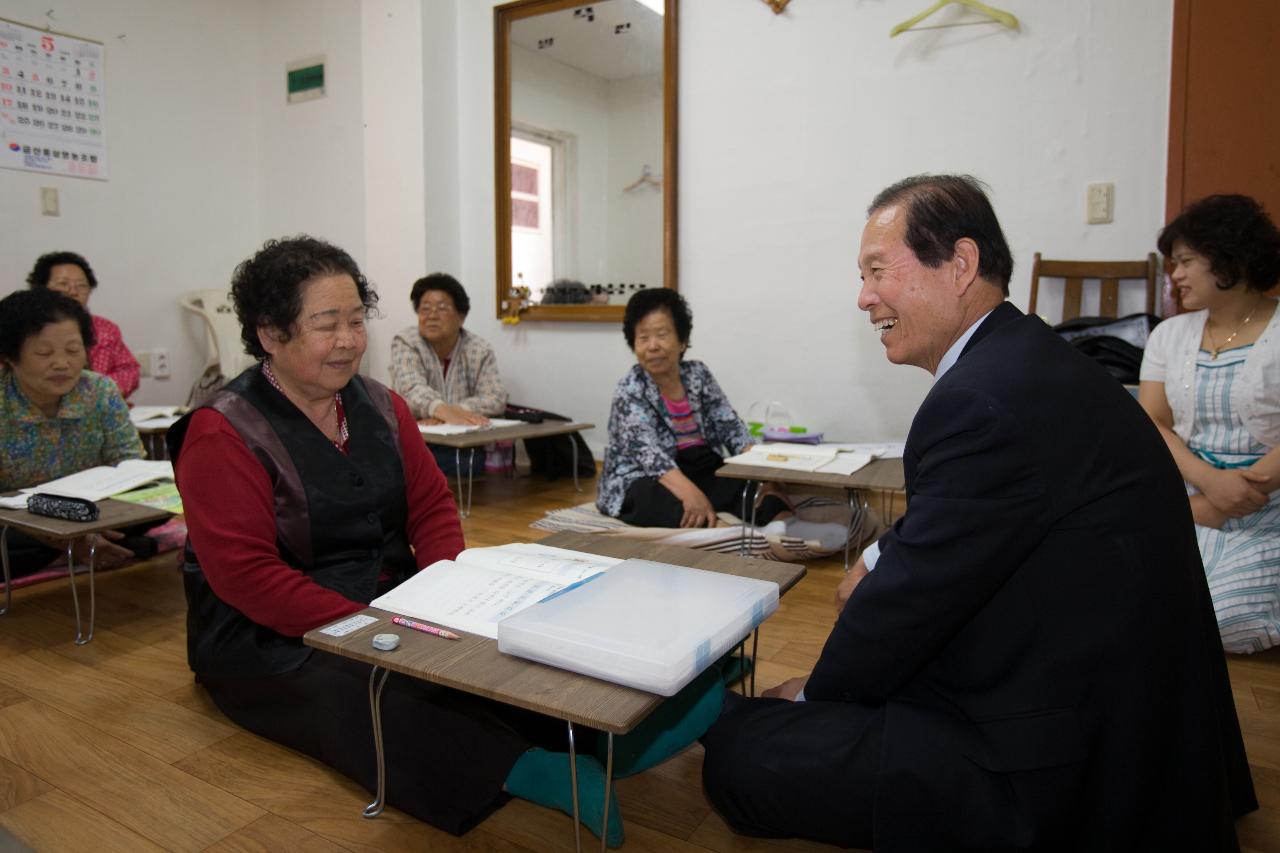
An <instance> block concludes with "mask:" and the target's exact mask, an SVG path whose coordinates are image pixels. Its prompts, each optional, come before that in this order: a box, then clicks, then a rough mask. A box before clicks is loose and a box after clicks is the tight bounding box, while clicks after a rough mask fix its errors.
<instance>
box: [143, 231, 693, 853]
mask: <svg viewBox="0 0 1280 853" xmlns="http://www.w3.org/2000/svg"><path fill="white" fill-rule="evenodd" d="M231 294H232V299H233V302H234V304H235V310H236V315H237V317H238V318H239V321H240V327H241V337H242V339H243V340H244V344H245V348H246V350H247V351H248V352H249V353H251V354H252V355H254V356H255V357H256V358H257V359H258V361H259V363H258V364H256V365H254V366H252V367H250V368H248V369H247V370H245V371H244V372H243V373H241V374H240V375H239V376H238V377H236V378H235V379H234V380H232V381H231V383H230V384H228V385H227V386H226V387H225V388H223V389H222V390H220V391H219V392H218V393H217V394H216V395H215V396H213V397H212V398H211V399H210V400H209V401H208V402H207V403H206V404H205V405H204V406H202V407H200V408H198V409H197V410H196V411H194V412H192V413H191V414H190V415H188V416H186V417H185V418H183V419H182V420H181V421H179V422H178V423H177V424H175V425H174V426H173V428H172V429H171V430H170V431H169V436H168V443H169V451H170V456H171V458H172V459H173V460H174V473H175V476H176V479H177V484H178V490H179V491H180V492H181V494H182V502H183V507H184V509H185V511H186V520H187V529H188V533H189V538H188V542H187V548H186V555H185V556H186V559H185V563H184V566H183V569H184V571H183V584H184V587H185V591H186V598H187V608H188V609H187V656H188V662H189V664H190V666H191V669H192V670H193V671H194V672H195V676H196V680H197V681H198V682H199V683H200V684H202V685H203V686H204V687H205V688H206V689H207V690H208V692H209V695H210V696H211V697H212V699H213V701H214V703H215V704H216V705H217V706H218V707H219V708H220V709H221V710H222V712H223V713H224V714H226V715H227V717H229V718H230V719H231V720H232V721H234V722H235V723H237V724H238V725H240V726H242V727H244V728H245V729H248V730H249V731H251V732H254V733H255V734H258V735H260V736H262V737H265V738H268V739H270V740H274V741H276V742H278V743H282V744H284V745H285V746H288V747H290V748H292V749H296V750H298V751H299V752H302V753H304V754H306V755H310V756H313V757H314V758H316V759H318V760H320V761H323V762H325V763H326V764H328V765H330V766H331V767H334V768H335V769H337V770H338V771H339V772H341V773H344V774H346V775H347V776H350V777H351V778H353V779H356V780H357V781H359V782H360V783H362V784H364V785H365V786H366V787H368V788H370V789H372V788H373V787H374V786H375V761H374V752H373V744H372V742H371V740H370V738H369V737H368V734H369V732H370V731H371V730H372V720H371V717H370V712H369V702H368V698H367V694H368V684H369V669H368V666H367V665H365V664H361V663H359V662H357V661H354V660H350V659H347V658H343V657H339V656H336V655H329V654H324V653H314V652H313V651H312V650H311V649H309V648H308V647H307V646H305V645H304V644H303V642H302V636H303V634H305V633H306V632H307V631H309V630H311V629H313V628H318V627H320V626H322V625H326V624H328V623H330V622H333V621H335V620H337V619H341V618H343V617H346V616H349V615H351V614H353V613H358V612H359V611H361V610H363V609H364V608H365V607H366V606H367V605H368V604H369V602H370V601H372V600H373V599H374V598H375V597H377V596H379V595H381V594H383V593H385V592H386V591H387V590H389V589H390V588H391V587H393V586H395V585H396V584H398V583H400V582H401V581H403V580H405V579H406V578H407V577H409V576H410V575H412V574H414V573H416V572H418V571H419V570H421V569H423V568H424V567H426V566H430V565H432V564H434V563H436V562H438V561H441V560H451V559H453V558H454V557H456V556H457V555H458V553H459V552H460V551H461V550H462V549H463V545H464V543H463V538H462V527H461V525H460V523H459V521H458V512H457V508H456V506H455V505H454V501H453V498H452V496H451V495H450V494H449V490H448V487H447V486H446V484H445V480H444V477H443V476H442V475H441V473H440V469H439V468H438V467H437V466H436V464H435V462H434V460H433V459H432V457H431V454H430V453H429V452H428V451H427V448H426V445H425V444H424V443H423V441H422V438H421V435H420V433H419V432H418V426H417V423H416V422H415V421H414V418H413V414H412V413H411V412H410V410H409V406H408V404H407V403H406V402H405V401H404V399H403V398H401V397H400V396H398V395H397V394H395V393H394V392H392V391H391V390H389V389H388V388H386V387H385V386H383V385H381V384H380V383H378V382H376V381H374V380H372V379H368V378H366V377H362V376H360V375H359V372H358V371H359V367H360V361H361V359H362V358H363V356H364V353H365V348H366V346H367V344H368V335H367V331H366V328H365V319H366V315H367V314H368V312H369V311H370V310H371V309H372V308H373V306H374V305H375V304H376V302H377V296H376V294H375V293H374V291H373V289H372V287H371V286H370V284H369V283H368V281H366V279H365V277H364V276H363V275H362V274H361V272H360V270H359V268H358V267H357V266H356V263H355V261H353V260H352V258H351V256H350V255H348V254H347V253H346V252H344V251H343V250H342V249H340V248H338V247H336V246H333V245H330V244H328V243H325V242H323V241H321V240H316V239H313V238H310V237H305V236H300V237H295V238H291V239H285V240H279V241H276V240H272V241H269V242H268V243H267V244H266V245H265V246H264V247H263V248H262V250H261V251H259V252H258V253H257V254H255V255H254V256H253V257H252V258H250V259H249V260H246V261H245V262H244V263H242V264H240V266H239V267H237V269H236V271H235V274H234V278H233V281H232V285H231ZM381 704H382V708H383V711H382V726H383V730H384V731H385V732H386V739H387V742H388V744H392V745H393V746H392V747H391V748H390V749H388V751H387V753H386V761H387V767H386V780H387V789H386V790H387V800H388V802H389V803H390V804H391V805H393V806H395V807H396V808H399V809H401V810H402V811H405V812H407V813H409V814H411V815H413V816H414V817H416V818H418V819H420V820H423V821H426V822H427V823H430V824H432V825H434V826H437V827H439V828H441V829H443V830H446V831H448V832H452V833H456V834H459V835H460V834H462V833H464V832H466V831H467V830H468V829H470V828H471V827H473V826H475V825H476V824H477V823H479V822H480V821H481V820H483V819H484V818H485V817H486V816H487V815H488V814H489V813H490V812H492V811H493V810H494V809H496V808H498V807H499V806H501V805H502V804H503V803H504V802H506V801H507V799H509V797H510V796H517V797H523V798H525V799H528V800H532V801H534V802H537V803H541V804H543V805H546V806H550V807H553V808H559V809H561V810H564V811H566V812H569V813H573V806H572V799H571V787H570V774H569V773H568V769H569V756H568V754H567V753H564V752H560V751H556V747H558V746H559V745H560V744H562V743H563V741H562V732H563V729H562V727H561V726H560V725H557V724H556V723H555V722H554V721H551V720H550V719H549V718H547V717H542V716H540V715H536V714H533V713H531V712H526V711H522V710H520V709H517V708H512V707H510V706H506V705H502V704H499V703H496V702H492V701H489V700H486V699H483V698H481V697H478V696H474V695H470V694H466V693H461V692H458V691H454V690H450V689H448V688H445V687H441V686H437V685H432V684H428V683H426V682H423V681H419V680H416V679H411V678H402V677H399V676H397V677H395V678H392V679H391V680H390V681H389V682H388V683H387V685H386V690H385V692H384V694H383V698H382V700H381ZM717 708H718V705H717ZM704 728H705V726H704ZM544 745H545V746H546V747H550V748H543V747H544ZM575 766H576V769H577V778H578V780H579V781H580V782H581V785H582V791H581V797H580V801H581V806H582V810H583V812H582V813H583V818H582V819H583V822H584V824H585V825H586V826H587V827H588V828H589V829H591V830H592V831H593V832H597V833H599V832H600V831H601V823H602V819H603V812H604V802H605V800H604V790H605V788H604V784H603V783H604V769H603V767H602V766H601V765H600V762H599V761H597V760H596V758H595V757H593V756H591V755H583V754H579V755H578V756H577V761H576V764H575ZM636 766H640V765H638V764H637V765H636ZM615 772H616V765H615ZM607 837H608V841H609V843H610V844H611V845H613V846H617V845H619V844H621V843H622V840H623V835H622V821H621V818H620V816H619V812H618V807H617V803H616V798H615V797H614V796H613V795H611V802H610V808H609V822H608V828H607Z"/></svg>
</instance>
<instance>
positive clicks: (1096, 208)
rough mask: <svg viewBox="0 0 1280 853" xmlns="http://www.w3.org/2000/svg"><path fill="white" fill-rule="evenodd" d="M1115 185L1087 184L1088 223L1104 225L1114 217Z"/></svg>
mask: <svg viewBox="0 0 1280 853" xmlns="http://www.w3.org/2000/svg"><path fill="white" fill-rule="evenodd" d="M1115 203H1116V185H1115V184H1113V183H1110V182H1108V183H1101V184H1089V191H1088V223H1089V224H1090V225H1104V224H1106V223H1108V222H1112V221H1113V220H1114V219H1115Z"/></svg>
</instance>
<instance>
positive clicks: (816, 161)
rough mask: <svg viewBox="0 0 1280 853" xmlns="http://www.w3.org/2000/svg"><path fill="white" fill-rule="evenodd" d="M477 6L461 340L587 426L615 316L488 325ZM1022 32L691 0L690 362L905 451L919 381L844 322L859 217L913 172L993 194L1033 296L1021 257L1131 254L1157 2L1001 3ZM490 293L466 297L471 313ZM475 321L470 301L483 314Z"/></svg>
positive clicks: (1156, 144)
mask: <svg viewBox="0 0 1280 853" xmlns="http://www.w3.org/2000/svg"><path fill="white" fill-rule="evenodd" d="M491 5H492V4H476V3H467V2H465V0H462V1H461V2H459V4H458V6H457V8H458V14H459V34H460V38H461V40H462V43H464V44H466V45H467V46H468V48H469V49H468V51H467V54H466V55H465V56H460V59H459V83H460V87H461V89H460V91H461V95H460V98H459V112H458V125H459V137H460V138H461V139H464V140H469V141H470V142H469V144H466V145H464V146H462V147H461V148H460V157H459V173H460V175H461V179H462V184H463V186H465V187H467V188H468V191H467V193H465V194H464V197H463V198H462V204H461V206H460V210H459V214H460V216H461V220H462V228H461V241H462V265H463V275H464V278H463V280H464V283H466V284H467V286H468V288H469V289H470V290H471V292H472V293H474V294H477V295H479V296H480V298H478V299H474V302H475V303H476V310H473V311H472V317H471V318H470V319H469V320H468V326H469V327H470V328H473V329H474V330H475V331H477V332H479V333H480V334H482V335H484V336H485V337H487V338H488V339H489V340H491V341H492V342H493V343H494V345H495V347H496V348H497V350H498V358H499V362H500V364H501V367H502V370H503V374H504V376H505V377H506V378H507V380H508V384H509V385H510V386H511V388H512V391H513V397H514V398H516V399H519V400H521V401H523V402H528V403H532V404H535V405H540V406H543V407H545V408H549V409H557V410H560V411H563V412H565V413H566V414H571V415H573V416H574V417H577V418H583V419H588V420H591V421H594V422H595V423H596V424H598V425H600V428H599V429H597V430H596V431H595V433H594V434H591V435H589V436H588V440H589V441H590V442H591V443H592V444H593V445H596V446H599V445H600V444H601V443H602V442H603V440H604V429H603V427H604V425H605V423H606V418H607V415H608V405H609V397H610V392H611V390H612V387H613V385H614V383H615V382H616V381H617V379H618V377H619V376H621V374H622V372H623V371H624V370H625V369H626V368H627V367H628V366H629V364H630V363H631V356H630V354H629V353H628V352H627V350H626V348H625V345H624V342H623V340H622V335H621V333H620V330H619V329H618V328H617V327H616V326H612V325H610V326H607V327H604V326H600V325H592V324H581V325H574V324H566V323H521V324H520V325H519V326H516V327H515V328H514V329H512V328H510V327H501V326H500V325H499V324H498V323H497V322H496V321H494V320H492V319H490V318H491V317H492V298H493V297H492V296H491V295H489V293H490V292H491V290H492V286H491V284H490V283H491V282H492V281H493V275H494V261H493V238H492V224H491V223H492V217H493V209H492V208H493V202H492V197H493V192H492V172H493V169H492V160H491V156H492V152H491V150H490V149H489V147H488V146H486V145H484V144H483V142H484V141H485V140H488V139H490V138H491V136H492V105H491V103H490V102H491V95H490V93H491V92H492V56H491V45H490V44H489V33H490V32H491V27H492V22H491V16H492V12H491V8H489V7H490V6H491ZM1001 5H1002V7H1003V8H1006V9H1008V10H1009V11H1011V12H1013V13H1014V14H1016V15H1017V16H1018V17H1019V18H1020V19H1021V22H1022V31H1021V32H1018V33H1015V32H1010V31H1005V30H1003V29H1001V28H998V27H994V26H991V27H963V28H957V29H950V30H932V31H926V32H918V33H908V34H905V35H902V36H899V37H897V38H894V39H892V40H891V39H890V38H889V37H888V33H889V30H890V29H891V28H892V27H893V25H894V24H896V23H898V22H899V21H900V20H901V19H902V18H905V17H906V16H907V15H908V14H909V13H910V12H911V11H914V9H904V8H902V7H901V6H899V5H898V4H890V3H851V2H848V0H805V2H803V3H796V4H793V5H792V7H791V8H790V9H788V11H787V12H786V13H785V14H783V15H780V16H775V15H773V14H772V13H771V12H770V11H769V9H768V7H767V6H765V5H764V4H761V3H744V2H741V0H697V2H692V0H688V2H685V3H683V4H682V8H681V19H680V30H681V32H680V44H681V50H680V75H681V78H680V91H679V95H680V264H679V267H680V290H681V293H683V294H684V295H685V297H686V298H687V299H688V300H689V302H690V304H691V306H692V307H693V310H694V315H695V324H694V334H693V344H694V346H693V348H692V350H691V352H690V355H691V357H695V358H701V359H703V360H705V361H706V362H707V363H708V364H709V365H710V366H711V368H712V369H713V370H714V371H715V373H716V374H717V376H718V377H719V379H720V381H721V383H722V384H723V385H724V387H725V389H726V391H727V392H728V394H729V396H730V399H732V400H733V401H734V403H735V405H737V406H738V408H739V410H740V411H745V409H746V407H747V405H748V404H749V403H750V402H751V401H752V400H755V399H778V400H781V401H783V402H785V403H786V404H787V405H788V406H790V408H791V410H792V411H793V412H794V413H795V415H796V416H797V418H798V419H799V420H800V421H802V422H803V423H806V424H808V425H809V426H811V427H814V428H817V429H821V430H825V431H826V432H827V433H828V435H830V436H832V437H837V438H862V439H867V440H873V439H888V438H895V437H897V438H901V437H902V436H903V435H904V434H905V431H906V428H907V426H908V425H909V423H910V419H911V416H912V414H913V413H914V411H915V408H916V406H917V405H918V404H919V402H920V399H921V398H922V397H923V395H924V393H925V392H926V391H927V389H928V385H929V377H928V375H927V374H926V373H924V372H923V371H920V370H917V369H915V368H909V367H897V366H894V365H890V364H888V363H887V362H886V361H885V359H884V355H883V352H882V349H881V346H880V344H879V342H878V340H877V339H876V338H875V336H874V335H873V333H872V332H871V330H870V325H869V323H868V322H867V320H866V317H865V316H864V315H863V314H862V313H861V312H860V311H858V309H857V306H856V296H857V264H856V253H857V246H858V241H859V235H860V233H861V229H862V226H863V223H864V221H865V208H866V205H867V203H868V202H869V201H870V200H871V198H872V197H873V196H874V194H875V193H876V192H877V191H878V190H880V189H881V188H883V187H884V186H886V185H888V184H889V183H891V182H893V181H895V180H897V179H899V178H902V177H905V176H907V175H911V174H915V173H919V172H926V171H932V172H941V171H960V172H968V173H971V174H973V175H976V176H978V177H979V178H981V179H983V180H984V181H986V182H987V183H988V184H989V185H990V187H991V191H992V196H993V199H994V203H995V207H996V211H997V213H998V214H999V216H1000V219H1001V222H1002V223H1003V224H1004V227H1005V230H1006V235H1007V237H1008V238H1009V241H1010V244H1011V245H1012V248H1013V251H1014V256H1015V261H1016V262H1017V266H1016V268H1015V272H1014V282H1013V297H1012V298H1013V301H1014V302H1015V303H1018V304H1019V305H1021V306H1024V307H1025V305H1026V300H1027V292H1028V276H1029V274H1030V258H1031V255H1032V253H1033V252H1035V251H1037V250H1039V251H1043V252H1044V253H1045V254H1046V255H1050V256H1060V257H1089V258H1122V257H1124V258H1134V257H1142V256H1144V255H1145V254H1146V253H1147V252H1148V251H1149V250H1150V249H1151V246H1152V244H1153V242H1154V235H1155V233H1156V231H1157V230H1158V228H1159V226H1160V224H1161V217H1162V212H1163V206H1164V174H1165V149H1166V144H1167V132H1168V131H1167V127H1168V115H1167V113H1168V102H1169V84H1168V78H1169V61H1170V41H1171V28H1172V10H1171V8H1170V5H1169V4H1168V3H1166V2H1163V0H1134V2H1128V3H1113V2H1109V0H1081V2H1075V3H1055V4H1048V3H1036V2H1031V0H1005V2H1004V3H1003V4H1001ZM1097 180H1109V181H1114V182H1115V184H1116V218H1115V222H1114V223H1113V224H1110V225H1102V226H1087V225H1085V224H1084V219H1085V210H1084V201H1085V185H1086V184H1087V183H1088V182H1090V181H1097ZM482 299H483V300H484V301H485V302H486V303H488V304H487V305H485V306H481V305H480V302H481V300H482ZM482 307H483V308H486V309H487V310H483V311H482V310H481V308H482Z"/></svg>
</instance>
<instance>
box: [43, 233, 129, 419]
mask: <svg viewBox="0 0 1280 853" xmlns="http://www.w3.org/2000/svg"><path fill="white" fill-rule="evenodd" d="M27 284H28V285H29V286H30V287H31V288H32V289H33V290H34V289H39V288H45V287H47V288H48V289H49V290H53V291H56V292H58V293H62V294H65V295H67V296H70V297H71V298H72V299H74V300H76V301H77V302H79V303H80V304H81V305H83V306H84V310H85V311H88V310H89V294H90V292H92V291H93V290H94V289H96V288H97V286H98V277H97V276H95V275H94V274H93V268H92V267H90V266H89V262H88V261H86V260H85V259H84V257H83V256H81V255H77V254H76V253H75V252H49V253H47V254H44V255H41V256H40V257H39V258H38V259H37V260H36V264H35V266H34V267H32V268H31V272H30V273H28V274H27ZM90 316H91V317H92V320H93V337H94V344H93V346H92V347H90V348H89V369H90V370H92V371H93V372H94V373H100V374H102V375H103V376H105V377H107V378H108V379H110V380H111V381H112V382H114V383H116V385H117V386H119V388H120V394H121V395H122V396H123V397H124V398H125V399H126V400H127V399H128V398H129V395H130V394H132V393H133V392H134V391H137V390H138V381H139V380H138V377H139V375H140V371H139V368H138V360H137V359H136V358H134V357H133V353H131V352H130V351H129V348H128V347H127V346H125V343H124V337H123V336H122V335H121V334H120V327H119V326H117V325H116V324H115V323H113V322H111V321H110V320H108V319H107V318H106V317H103V316H102V315H100V314H92V315H90Z"/></svg>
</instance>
